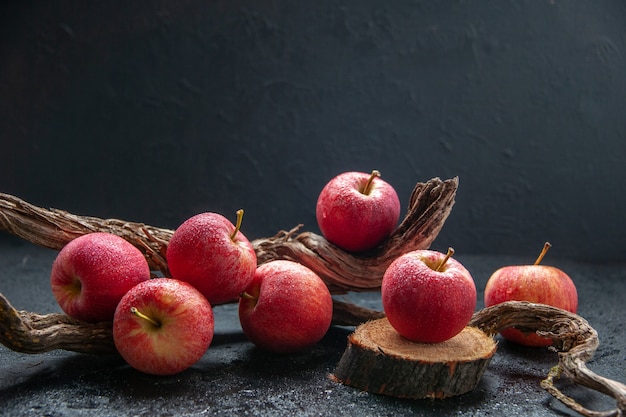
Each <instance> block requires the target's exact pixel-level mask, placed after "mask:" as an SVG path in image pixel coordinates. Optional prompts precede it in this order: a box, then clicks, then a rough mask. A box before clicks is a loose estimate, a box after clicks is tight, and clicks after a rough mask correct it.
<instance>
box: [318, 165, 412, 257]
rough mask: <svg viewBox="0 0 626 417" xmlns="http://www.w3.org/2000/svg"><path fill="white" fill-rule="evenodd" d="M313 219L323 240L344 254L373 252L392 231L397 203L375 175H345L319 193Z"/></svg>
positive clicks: (356, 173)
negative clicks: (345, 252) (338, 248)
mask: <svg viewBox="0 0 626 417" xmlns="http://www.w3.org/2000/svg"><path fill="white" fill-rule="evenodd" d="M316 217H317V223H318V226H319V228H320V231H321V232H322V235H323V236H324V237H325V238H326V240H328V241H329V242H331V243H333V244H335V245H336V246H338V247H340V248H342V249H344V250H346V251H350V252H362V251H366V250H369V249H373V248H375V247H376V246H378V245H379V244H380V243H382V241H384V240H385V239H386V238H387V237H389V235H390V234H391V232H393V231H394V230H395V228H396V226H397V224H398V219H399V218H400V200H399V199H398V194H396V191H395V190H394V188H393V187H392V186H391V185H389V184H388V183H387V182H385V181H383V180H382V179H380V173H379V172H378V171H376V170H374V171H372V173H371V174H366V173H363V172H345V173H343V174H339V175H337V176H336V177H335V178H333V179H332V180H330V182H328V184H326V186H324V188H323V189H322V191H321V192H320V195H319V197H318V199H317V206H316Z"/></svg>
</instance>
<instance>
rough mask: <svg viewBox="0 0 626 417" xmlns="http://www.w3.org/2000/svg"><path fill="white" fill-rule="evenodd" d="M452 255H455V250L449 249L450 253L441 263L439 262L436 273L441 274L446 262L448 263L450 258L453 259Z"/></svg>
mask: <svg viewBox="0 0 626 417" xmlns="http://www.w3.org/2000/svg"><path fill="white" fill-rule="evenodd" d="M452 255H454V249H453V248H448V253H446V256H445V258H443V259H442V260H441V262H439V265H437V268H436V269H435V271H437V272H441V269H442V268H443V266H444V265H445V264H446V262H448V259H450V257H452Z"/></svg>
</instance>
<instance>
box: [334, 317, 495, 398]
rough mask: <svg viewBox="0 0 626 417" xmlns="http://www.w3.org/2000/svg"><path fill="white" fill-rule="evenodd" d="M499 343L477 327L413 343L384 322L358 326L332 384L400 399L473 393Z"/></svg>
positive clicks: (375, 321) (349, 341)
mask: <svg viewBox="0 0 626 417" xmlns="http://www.w3.org/2000/svg"><path fill="white" fill-rule="evenodd" d="M495 352H496V342H495V341H494V339H493V338H492V337H490V336H488V335H487V334H486V333H484V332H483V331H481V330H479V329H477V328H475V327H465V329H463V331H461V333H459V334H458V335H456V336H454V337H453V338H452V339H449V340H446V341H445V342H442V343H432V344H425V343H415V342H411V341H409V340H407V339H405V338H403V337H402V336H400V334H399V333H398V332H397V331H396V330H395V329H394V328H393V327H391V324H389V321H388V320H387V319H386V318H382V319H378V320H373V321H369V322H367V323H364V324H362V325H360V326H358V327H357V328H356V329H355V331H354V333H352V334H351V335H350V336H348V347H347V348H346V350H345V352H344V353H343V356H342V357H341V359H340V361H339V363H338V364H337V367H336V368H335V370H334V372H333V374H332V375H331V379H333V380H335V381H337V382H341V383H343V384H345V385H349V386H352V387H355V388H358V389H361V390H364V391H367V392H371V393H375V394H383V395H388V396H392V397H398V398H411V399H418V398H446V397H452V396H455V395H460V394H464V393H467V392H469V391H471V390H473V389H474V388H475V387H476V385H477V384H478V382H479V381H480V378H481V377H482V375H483V373H484V371H485V369H486V367H487V365H488V364H489V361H490V360H491V357H492V356H493V355H494V354H495Z"/></svg>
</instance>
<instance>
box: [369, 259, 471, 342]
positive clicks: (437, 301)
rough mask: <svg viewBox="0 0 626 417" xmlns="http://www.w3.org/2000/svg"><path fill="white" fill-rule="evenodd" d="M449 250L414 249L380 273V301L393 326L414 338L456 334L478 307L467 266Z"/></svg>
mask: <svg viewBox="0 0 626 417" xmlns="http://www.w3.org/2000/svg"><path fill="white" fill-rule="evenodd" d="M453 253H454V250H453V249H452V248H450V249H449V250H448V253H447V254H444V253H441V252H437V251H433V250H415V251H412V252H408V253H406V254H404V255H402V256H400V257H398V258H397V259H396V260H394V261H393V262H392V263H391V264H390V265H389V267H388V268H387V270H386V271H385V274H384V275H383V281H382V286H381V295H382V303H383V309H384V311H385V314H386V315H387V319H388V320H389V323H390V324H391V326H392V327H393V328H394V329H396V331H397V332H398V333H400V335H401V336H403V337H405V338H406V339H409V340H411V341H413V342H419V343H438V342H443V341H445V340H448V339H450V338H452V337H454V336H455V335H457V334H458V333H459V332H461V330H463V328H464V327H465V326H467V324H468V323H469V321H470V319H471V318H472V314H473V313H474V309H475V308H476V285H475V284H474V280H473V279H472V276H471V275H470V273H469V271H468V270H467V269H465V267H464V266H463V265H461V263H460V262H458V261H457V260H455V259H453V258H451V256H452V254H453Z"/></svg>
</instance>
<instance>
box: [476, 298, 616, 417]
mask: <svg viewBox="0 0 626 417" xmlns="http://www.w3.org/2000/svg"><path fill="white" fill-rule="evenodd" d="M470 325H472V326H476V327H478V328H479V329H481V330H483V331H484V332H485V333H487V334H495V333H497V332H498V331H499V330H501V329H504V328H507V327H515V328H517V329H519V330H521V331H524V332H529V333H530V332H536V333H537V334H538V335H539V336H543V337H547V338H549V339H551V340H552V342H553V345H552V348H553V349H554V350H556V351H557V352H558V355H559V364H558V365H557V366H555V367H554V368H552V369H551V370H550V372H549V374H548V377H547V378H546V379H545V380H543V381H542V382H541V386H542V388H544V389H545V390H546V391H548V392H549V393H550V394H551V395H552V396H554V397H555V398H556V399H558V400H559V401H561V402H562V403H563V404H565V405H567V406H568V407H570V408H571V409H572V410H574V411H576V412H578V413H580V414H582V415H584V416H588V417H600V416H602V417H609V416H623V415H624V414H625V413H626V385H624V384H622V383H620V382H617V381H613V380H611V379H608V378H605V377H602V376H600V375H598V374H596V373H594V372H593V371H591V370H590V369H589V368H588V367H587V365H586V363H587V361H589V360H590V359H591V358H592V357H593V355H594V353H595V352H596V350H597V348H598V346H599V344H600V341H599V339H598V333H597V332H596V330H594V329H593V328H592V327H591V326H590V325H589V323H588V322H587V320H585V319H583V318H582V317H580V316H578V315H576V314H573V313H570V312H567V311H565V310H561V309H558V308H555V307H550V306H547V305H542V304H533V303H527V302H519V301H511V302H506V303H502V304H499V305H496V306H492V307H489V308H485V309H483V310H481V311H479V312H478V313H476V314H474V317H473V318H472V321H471V322H470ZM561 375H565V376H567V377H568V378H570V379H571V380H572V381H573V382H575V383H576V384H579V385H582V386H585V387H587V388H591V389H593V390H595V391H598V392H601V393H603V394H606V395H609V396H611V397H613V398H615V400H616V402H617V408H616V409H614V410H609V411H605V412H598V411H593V410H589V409H587V408H585V407H583V406H582V405H580V404H579V403H577V402H576V401H575V400H574V399H573V398H571V397H568V396H567V395H565V394H564V393H563V392H562V391H561V390H559V389H558V388H557V387H556V386H555V385H554V380H555V379H556V378H558V377H560V376H561Z"/></svg>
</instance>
